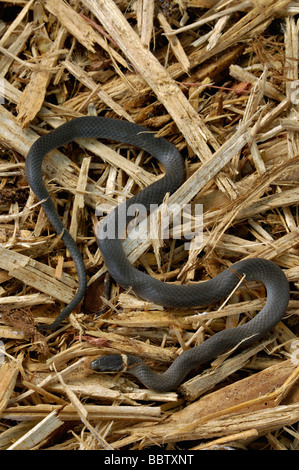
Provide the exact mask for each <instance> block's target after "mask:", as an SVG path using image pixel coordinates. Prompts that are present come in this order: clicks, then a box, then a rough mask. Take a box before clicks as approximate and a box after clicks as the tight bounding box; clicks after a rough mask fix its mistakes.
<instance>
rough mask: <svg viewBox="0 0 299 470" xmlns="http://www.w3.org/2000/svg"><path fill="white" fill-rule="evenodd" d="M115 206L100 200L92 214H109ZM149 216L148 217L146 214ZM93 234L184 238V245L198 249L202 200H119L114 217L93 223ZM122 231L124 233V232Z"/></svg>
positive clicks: (98, 235)
mask: <svg viewBox="0 0 299 470" xmlns="http://www.w3.org/2000/svg"><path fill="white" fill-rule="evenodd" d="M114 208H115V206H112V205H110V204H101V205H99V206H98V207H97V209H96V216H98V217H101V216H103V215H105V214H111V213H112V210H113V209H114ZM148 216H149V217H148ZM96 231H97V237H98V239H100V240H103V239H110V240H111V239H112V240H115V239H119V240H122V239H123V238H124V235H126V236H127V237H128V238H130V239H131V240H135V239H141V240H146V239H148V238H149V239H151V240H169V239H177V240H178V239H179V240H184V241H185V242H184V248H185V249H186V250H189V249H191V248H192V249H199V248H200V247H201V246H202V241H203V206H202V204H195V205H191V204H184V205H181V204H176V203H174V204H164V203H163V204H161V205H160V206H159V205H158V204H150V208H149V209H148V208H147V207H145V206H144V205H143V204H139V203H136V204H128V206H127V205H126V204H120V205H119V206H118V208H117V217H113V216H110V217H109V215H108V219H107V223H105V219H104V220H101V222H100V223H99V224H98V227H97V230H96ZM124 232H126V233H124Z"/></svg>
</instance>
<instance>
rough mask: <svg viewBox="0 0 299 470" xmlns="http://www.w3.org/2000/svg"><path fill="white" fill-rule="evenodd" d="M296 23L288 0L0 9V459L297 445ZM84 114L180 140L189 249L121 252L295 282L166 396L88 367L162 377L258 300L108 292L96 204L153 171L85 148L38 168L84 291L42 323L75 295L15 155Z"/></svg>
mask: <svg viewBox="0 0 299 470" xmlns="http://www.w3.org/2000/svg"><path fill="white" fill-rule="evenodd" d="M298 13H299V2H290V1H287V0H278V1H273V0H263V1H260V0H251V1H244V2H238V1H232V0H220V1H215V0H176V1H162V0H160V1H153V0H135V1H131V2H129V1H120V0H81V1H79V0H73V1H69V2H64V1H62V0H55V1H54V0H43V1H41V2H36V1H34V0H29V1H23V0H14V1H1V2H0V18H1V20H0V95H1V105H0V151H1V161H0V174H1V182H0V191H1V192H0V208H1V213H0V242H1V246H0V252H1V254H0V313H1V318H0V337H1V341H2V343H0V344H1V346H2V352H3V354H4V356H3V355H1V364H2V365H1V369H0V415H1V423H0V448H1V449H8V448H9V449H40V448H41V449H69V450H71V449H110V450H111V449H116V450H122V449H126V450H127V449H130V450H134V449H145V448H151V449H154V448H157V447H158V446H162V447H159V448H160V449H161V448H162V449H167V450H172V449H176V450H178V449H189V450H191V449H202V448H205V449H207V448H208V449H215V448H220V449H233V448H238V449H240V448H241V449H249V450H255V449H259V450H266V449H289V450H291V449H296V448H297V449H298V445H299V444H298V442H299V434H298V428H297V424H296V423H297V422H298V420H299V392H298V385H297V384H298V382H297V378H298V372H299V368H298V356H299V354H298V346H299V339H297V335H298V308H299V299H298V282H299V252H298V233H299V229H298V224H299V215H298V196H299V185H298V175H299V157H298V145H299V139H298V135H299V134H298V130H299V124H298V103H299V101H298V99H299V93H298V89H299V88H298V83H299V82H298V64H299V61H298V59H299V51H298V22H297V16H296V15H298ZM95 112H96V113H98V114H101V115H103V116H109V117H114V118H119V119H127V120H130V121H133V122H136V123H139V124H142V125H144V126H147V127H148V128H149V130H150V131H154V132H156V133H157V135H159V136H163V137H165V138H166V139H168V140H169V141H171V142H172V143H173V144H174V145H175V146H176V147H177V148H178V149H179V150H180V151H181V152H182V154H183V156H184V158H185V161H186V182H185V183H184V184H183V185H182V187H181V188H180V189H179V190H178V191H177V192H176V193H175V194H174V195H173V196H171V198H170V200H168V201H167V200H166V201H165V204H167V202H168V203H169V202H176V203H180V204H191V203H192V204H203V207H204V214H203V239H202V244H201V245H200V247H195V248H194V249H193V248H192V245H191V249H190V250H188V251H187V250H185V249H184V244H183V243H182V242H181V241H180V240H176V239H173V240H172V239H170V240H160V239H159V237H158V238H157V239H155V240H152V239H151V238H150V237H149V236H145V237H143V239H141V240H140V239H138V240H126V241H125V249H126V251H127V253H128V256H129V257H130V259H131V261H132V262H136V263H137V264H138V266H139V267H140V269H143V270H145V271H147V272H148V273H149V274H151V275H152V276H156V277H157V278H158V279H161V280H166V281H169V282H178V283H186V282H189V283H190V282H197V281H199V280H205V279H209V278H211V277H214V276H216V275H217V274H218V273H219V272H220V271H221V270H222V269H224V268H226V267H228V266H230V265H231V264H232V263H234V262H236V261H238V260H240V259H243V258H246V257H263V258H266V259H271V260H273V261H275V262H276V263H277V264H278V265H279V266H281V268H282V269H283V270H284V272H285V274H286V276H287V278H288V280H289V281H290V283H291V300H290V304H289V308H288V310H287V312H286V315H285V318H284V320H283V321H282V322H280V323H279V324H278V325H277V326H276V328H275V329H274V330H273V331H272V332H271V335H269V336H268V337H266V338H265V340H264V341H263V342H261V343H259V344H255V345H254V346H253V347H251V348H250V349H248V350H246V351H242V352H238V351H236V352H234V353H233V354H229V355H227V356H226V357H221V358H217V359H216V360H215V361H214V362H213V363H212V364H207V366H206V367H205V368H204V370H198V371H194V373H193V374H192V375H191V376H190V377H188V380H187V382H185V383H184V384H183V385H182V386H181V388H180V389H179V390H178V391H177V392H172V393H167V394H158V393H153V392H151V391H148V390H145V389H144V388H143V387H142V386H141V385H140V384H138V383H137V382H136V381H134V380H133V379H132V378H131V377H129V376H128V375H125V374H123V375H119V376H115V375H105V374H95V373H93V372H92V371H91V370H90V368H89V362H90V360H91V359H92V358H95V357H97V356H98V355H100V354H104V353H109V352H115V351H120V352H124V353H134V354H136V353H138V354H139V355H140V356H142V357H143V358H145V359H146V360H148V361H150V362H151V363H152V364H153V367H154V368H155V369H156V370H157V371H162V370H165V368H166V367H168V365H169V364H170V363H171V362H172V361H173V360H174V359H175V357H176V356H177V354H179V353H180V352H181V351H183V350H184V349H186V348H188V347H192V346H194V345H197V344H199V343H200V342H202V341H204V339H205V338H206V337H208V336H209V335H211V334H214V333H217V331H220V330H222V329H224V328H231V327H236V326H237V325H238V324H239V323H243V322H244V321H246V319H247V318H248V317H250V316H251V315H253V314H255V313H256V312H257V311H259V310H260V308H261V306H262V305H263V303H264V291H263V289H262V288H261V287H260V286H258V285H251V286H249V287H250V289H245V288H243V287H241V288H240V289H239V290H238V291H236V292H235V293H234V294H233V295H232V297H231V298H230V299H229V300H228V301H227V302H226V303H225V304H223V305H218V306H211V308H210V309H209V311H208V312H204V313H203V314H202V315H201V316H200V315H198V312H199V310H198V309H193V310H192V309H189V310H188V311H187V312H186V311H182V312H174V311H171V310H165V309H163V308H162V307H159V306H156V305H152V304H148V303H145V302H143V301H141V300H140V299H137V298H136V297H135V296H134V294H133V293H132V292H124V291H123V290H122V289H120V288H119V286H115V285H112V290H111V294H110V298H109V299H106V298H103V294H104V291H105V282H104V279H105V266H103V263H102V261H101V255H100V253H99V251H98V248H97V245H96V242H95V236H94V225H95V222H96V215H95V213H96V209H97V208H98V207H99V205H102V204H104V203H106V204H110V206H115V205H116V204H118V202H119V200H121V199H123V198H124V197H130V195H131V194H134V193H136V192H137V191H139V190H140V189H141V188H143V187H145V186H147V185H148V184H150V183H151V182H153V181H155V180H156V179H157V178H159V175H160V174H161V170H162V169H161V168H159V165H158V164H157V162H155V161H154V160H153V159H151V158H150V156H149V155H145V154H144V153H143V152H140V151H139V150H138V149H133V148H131V147H129V146H125V145H116V144H115V143H111V142H103V143H101V142H88V141H84V142H83V141H82V142H80V143H74V144H73V145H69V146H67V148H64V149H60V151H55V152H52V153H51V155H49V156H48V157H47V159H46V161H45V164H44V168H43V170H44V177H45V179H46V181H47V184H48V188H49V191H50V193H51V196H52V197H53V198H54V199H55V201H56V204H57V208H58V210H59V213H60V214H61V216H62V218H63V221H64V223H65V225H66V226H67V227H68V229H69V230H70V232H71V233H72V235H73V237H75V238H76V240H77V243H78V245H79V247H80V250H81V252H82V255H83V258H84V262H85V266H86V272H87V276H88V279H89V285H90V287H89V291H88V293H87V296H86V298H85V301H84V304H82V305H81V306H80V308H78V309H77V310H76V311H75V312H73V314H72V315H71V316H70V317H69V319H68V321H66V322H65V323H64V324H62V326H61V328H60V329H59V330H58V331H56V332H54V333H52V334H48V335H45V336H43V335H42V334H41V333H39V332H38V331H37V330H36V325H37V324H38V323H50V322H51V321H52V320H53V318H55V317H56V316H57V314H58V312H59V311H60V310H61V308H62V307H63V305H65V304H66V303H68V302H69V301H70V300H71V298H72V297H73V294H74V292H75V290H76V287H77V280H76V271H75V269H74V264H73V261H72V259H71V258H70V257H69V255H68V253H67V251H66V250H65V247H64V246H63V244H62V242H61V240H60V237H59V235H57V234H56V233H55V232H54V231H53V229H52V227H51V226H50V225H49V223H48V221H47V218H46V217H45V215H44V213H43V211H42V210H41V208H40V205H39V204H37V201H36V199H35V197H34V195H33V193H32V192H31V191H30V189H29V188H28V184H27V181H26V178H25V174H24V161H25V158H26V154H27V152H28V150H29V148H30V146H31V144H32V143H33V142H34V141H35V139H36V138H37V137H38V136H39V135H42V134H44V133H46V132H48V131H49V130H50V129H52V128H55V127H57V126H59V125H60V124H62V123H63V122H64V121H65V120H69V119H72V118H75V117H77V116H82V115H86V114H88V113H95ZM91 157H93V158H91ZM163 211H165V206H163V207H162V208H161V212H160V219H163V214H164V216H165V212H163ZM157 226H158V224H157ZM152 238H153V237H152Z"/></svg>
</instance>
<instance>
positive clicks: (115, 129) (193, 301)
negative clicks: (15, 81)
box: [26, 116, 289, 391]
mask: <svg viewBox="0 0 299 470" xmlns="http://www.w3.org/2000/svg"><path fill="white" fill-rule="evenodd" d="M79 138H102V139H111V140H114V141H117V142H122V143H126V144H131V145H135V146H137V147H140V148H142V149H144V150H145V151H147V152H148V153H149V154H151V155H152V156H154V157H155V158H156V159H157V160H159V161H160V162H161V164H162V165H163V167H164V169H165V175H164V176H163V178H161V179H159V180H158V181H156V182H155V183H153V184H151V185H150V186H148V187H147V188H145V189H144V190H143V191H141V192H139V193H138V194H137V195H136V196H133V197H132V198H131V199H130V200H129V201H127V202H125V203H123V204H120V205H119V206H118V207H117V208H116V209H115V210H114V211H113V212H111V213H110V214H109V215H108V216H107V217H106V218H105V220H104V223H102V224H101V228H100V229H99V230H98V233H97V239H98V244H99V247H100V250H101V253H102V256H103V259H104V262H105V264H106V267H107V269H108V271H109V272H110V274H111V276H112V277H113V278H114V280H115V281H116V282H118V283H119V284H120V285H121V286H122V287H124V288H132V289H133V291H134V292H135V293H136V294H137V295H139V296H140V297H141V298H143V299H145V300H148V301H152V302H155V303H157V304H161V305H163V306H165V307H174V308H179V307H191V306H205V305H209V304H211V303H213V302H217V301H219V300H221V299H223V298H224V297H226V296H227V295H228V294H229V293H230V292H231V291H232V289H233V288H234V287H235V286H236V285H237V283H238V282H239V279H240V277H241V276H243V275H245V276H246V281H253V280H255V281H261V282H262V283H263V284H264V286H265V288H266V291H267V302H266V304H265V306H264V308H263V309H262V310H261V311H260V312H259V313H258V315H256V316H255V317H254V318H253V319H251V320H250V321H249V322H247V323H245V324H243V325H241V326H238V327H237V328H232V329H226V330H224V331H221V332H219V333H217V334H215V335H213V336H211V337H210V338H208V339H207V340H206V341H205V342H204V343H202V344H201V345H199V346H197V347H194V348H192V349H189V350H187V351H185V352H184V353H182V354H181V355H180V356H179V357H178V358H177V359H176V360H175V361H174V362H173V363H172V364H171V366H170V367H169V368H168V369H167V370H166V372H164V373H162V374H156V373H155V372H153V371H152V370H151V369H150V368H149V367H148V366H147V365H146V364H145V363H143V361H142V360H141V359H140V358H139V357H137V356H133V355H126V356H124V355H121V354H113V355H110V356H109V355H108V356H105V357H99V358H98V359H96V360H94V361H92V362H91V367H92V369H93V370H97V371H120V370H127V371H128V372H131V373H132V374H134V375H135V376H136V377H138V379H139V380H140V381H141V382H142V383H143V384H144V385H146V386H147V387H148V388H151V389H154V390H157V391H169V390H173V389H174V388H176V387H177V386H178V385H179V384H180V383H181V382H182V380H183V379H184V378H185V377H186V375H187V374H188V373H189V372H190V371H191V370H192V369H194V368H195V367H197V366H198V365H200V364H202V363H205V362H208V361H209V360H211V359H212V358H214V357H216V356H218V355H220V354H222V353H224V352H226V351H227V350H229V349H230V348H233V347H235V346H236V345H238V344H240V343H241V344H242V347H244V346H248V345H249V344H251V343H253V342H255V341H257V340H259V339H261V338H262V337H263V336H264V335H265V334H266V333H267V332H268V331H270V330H271V329H272V328H273V327H274V326H275V325H276V324H277V323H278V321H279V320H280V319H281V318H282V316H283V315H284V313H285V310H286V308H287V305H288V301H289V284H288V282H287V279H286V277H285V275H284V273H283V272H282V270H281V269H280V268H279V267H278V266H277V265H276V264H274V263H272V262H271V261H267V260H264V259H260V258H252V259H246V260H243V261H240V262H238V263H236V264H234V265H233V266H231V267H230V268H229V269H226V270H225V271H223V272H221V273H220V274H219V275H218V276H216V277H215V278H214V279H211V280H209V281H206V282H204V283H200V284H198V285H194V284H192V285H175V284H167V283H164V282H161V281H159V280H157V279H154V278H152V277H151V276H149V275H147V274H145V273H143V272H141V271H139V270H138V269H136V268H134V267H133V266H132V265H131V263H130V262H129V261H128V259H127V257H126V255H125V252H124V250H123V247H122V241H121V239H120V238H118V237H115V238H114V239H113V238H112V239H108V238H106V237H105V236H103V235H104V234H105V233H106V232H107V227H108V225H109V223H112V222H113V223H116V226H117V224H118V222H120V217H119V214H120V213H121V211H123V209H124V204H125V205H126V206H125V209H126V212H127V209H128V208H129V207H130V206H131V205H132V204H142V205H143V206H144V207H145V208H146V210H149V208H150V204H160V203H161V202H162V201H163V198H164V196H165V194H166V193H167V192H169V193H173V192H174V191H175V190H176V189H177V188H178V187H179V186H180V185H181V183H182V181H183V177H184V162H183V159H182V157H181V155H180V153H179V152H178V151H177V149H176V148H175V147H174V146H173V145H172V144H171V143H169V142H168V141H167V140H165V139H161V138H156V137H155V136H154V135H153V134H152V133H150V132H149V131H148V130H147V129H145V128H144V127H141V126H139V125H136V124H133V123H130V122H126V121H120V120H115V119H109V118H103V117H89V116H88V117H82V118H77V119H73V120H72V121H70V122H67V123H65V124H63V125H62V126H60V127H58V128H57V129H55V130H53V131H52V132H49V133H48V134H46V135H44V136H42V137H40V138H39V139H37V141H36V142H34V144H33V145H32V147H31V149H30V151H29V153H28V155H27V158H26V175H27V179H28V182H29V184H30V186H31V188H32V190H33V191H34V193H35V195H36V197H37V198H38V200H40V201H43V200H44V201H43V202H42V206H43V208H44V210H45V213H46V215H47V217H48V218H49V220H50V222H51V224H52V226H53V227H54V229H55V230H56V232H57V233H58V234H61V235H62V240H63V241H64V243H65V245H66V247H67V248H68V250H69V252H70V253H71V256H72V257H73V260H74V262H75V265H76V269H77V272H78V285H79V287H78V291H77V293H76V295H75V297H74V298H73V300H72V301H71V302H70V303H69V304H68V305H67V306H66V307H65V308H64V309H63V310H62V312H61V313H60V314H59V315H58V317H57V318H56V320H55V321H54V322H53V323H52V324H51V325H48V326H46V325H45V326H44V329H47V330H54V329H56V328H57V327H58V326H59V325H60V323H61V322H62V321H63V320H64V319H65V318H66V317H67V316H68V315H69V314H70V313H71V311H72V310H73V309H74V307H75V306H76V305H77V304H78V303H79V302H80V301H81V299H82V298H83V296H84V294H85V291H86V274H85V268H84V264H83V260H82V257H81V254H80V252H79V250H78V247H77V245H76V243H75V241H74V240H73V238H72V237H71V236H70V234H69V233H68V232H67V230H66V229H65V228H64V226H63V224H62V222H61V220H60V217H59V215H58V214H57V211H56V209H55V206H54V204H53V202H52V200H51V198H50V196H49V193H48V191H47V189H46V187H45V185H44V183H43V180H42V161H43V158H44V156H45V155H46V154H47V153H49V152H50V151H51V150H54V149H56V148H58V147H60V146H62V145H65V144H67V143H69V142H71V141H73V140H75V139H79ZM122 214H123V212H122ZM132 218H133V216H132V217H127V219H126V220H125V221H124V224H125V225H127V224H128V223H129V221H130V220H131V219H132ZM123 228H125V227H123Z"/></svg>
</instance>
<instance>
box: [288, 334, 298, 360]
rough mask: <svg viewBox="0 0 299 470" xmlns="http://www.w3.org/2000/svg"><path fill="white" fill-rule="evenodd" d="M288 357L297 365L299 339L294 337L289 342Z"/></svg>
mask: <svg viewBox="0 0 299 470" xmlns="http://www.w3.org/2000/svg"><path fill="white" fill-rule="evenodd" d="M290 359H291V362H292V364H294V365H295V366H298V365H299V340H298V339H294V340H293V341H292V342H291V344H290Z"/></svg>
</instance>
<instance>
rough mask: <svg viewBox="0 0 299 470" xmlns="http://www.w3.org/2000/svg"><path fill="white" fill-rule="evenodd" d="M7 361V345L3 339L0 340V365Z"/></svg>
mask: <svg viewBox="0 0 299 470" xmlns="http://www.w3.org/2000/svg"><path fill="white" fill-rule="evenodd" d="M4 361H5V345H4V343H3V341H1V340H0V367H1V366H2V364H3V363H4Z"/></svg>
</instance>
